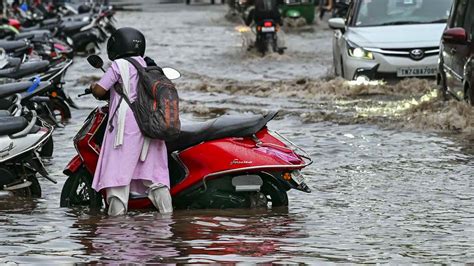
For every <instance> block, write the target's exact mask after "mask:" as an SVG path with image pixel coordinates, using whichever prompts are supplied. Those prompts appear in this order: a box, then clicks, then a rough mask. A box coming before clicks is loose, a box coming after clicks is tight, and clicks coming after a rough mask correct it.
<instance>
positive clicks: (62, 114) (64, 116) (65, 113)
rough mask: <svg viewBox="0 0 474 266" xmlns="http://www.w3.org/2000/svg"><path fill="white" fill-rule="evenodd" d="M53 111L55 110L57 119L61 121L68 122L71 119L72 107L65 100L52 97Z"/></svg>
mask: <svg viewBox="0 0 474 266" xmlns="http://www.w3.org/2000/svg"><path fill="white" fill-rule="evenodd" d="M51 111H52V112H53V115H54V117H55V118H56V121H57V122H59V123H66V122H67V121H69V119H71V109H70V108H69V106H68V105H67V104H66V103H65V102H64V101H63V100H60V99H56V98H54V99H52V100H51Z"/></svg>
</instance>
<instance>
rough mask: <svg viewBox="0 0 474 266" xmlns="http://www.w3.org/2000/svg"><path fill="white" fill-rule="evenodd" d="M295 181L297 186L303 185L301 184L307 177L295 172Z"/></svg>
mask: <svg viewBox="0 0 474 266" xmlns="http://www.w3.org/2000/svg"><path fill="white" fill-rule="evenodd" d="M292 176H293V180H294V181H295V182H296V184H298V185H301V183H304V182H305V177H304V175H302V174H301V173H300V171H294V172H293V173H292Z"/></svg>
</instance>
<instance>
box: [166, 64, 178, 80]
mask: <svg viewBox="0 0 474 266" xmlns="http://www.w3.org/2000/svg"><path fill="white" fill-rule="evenodd" d="M163 73H164V74H165V76H166V77H167V78H168V79H170V80H173V79H179V78H180V77H181V73H179V71H178V70H176V69H174V68H171V67H164V68H163Z"/></svg>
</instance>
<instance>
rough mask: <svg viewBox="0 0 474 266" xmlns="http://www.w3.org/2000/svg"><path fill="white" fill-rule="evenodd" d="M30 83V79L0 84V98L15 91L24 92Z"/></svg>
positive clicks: (31, 83)
mask: <svg viewBox="0 0 474 266" xmlns="http://www.w3.org/2000/svg"><path fill="white" fill-rule="evenodd" d="M31 85H33V82H32V81H22V82H15V83H8V84H3V85H0V98H5V97H8V96H12V95H14V94H16V93H21V92H24V91H26V90H27V89H28V88H29V87H30V86H31Z"/></svg>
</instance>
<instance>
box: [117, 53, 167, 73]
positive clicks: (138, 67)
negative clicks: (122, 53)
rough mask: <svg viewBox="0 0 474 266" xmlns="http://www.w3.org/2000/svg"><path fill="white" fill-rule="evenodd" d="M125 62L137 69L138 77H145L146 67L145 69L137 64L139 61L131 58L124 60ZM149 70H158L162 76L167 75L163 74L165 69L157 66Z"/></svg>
mask: <svg viewBox="0 0 474 266" xmlns="http://www.w3.org/2000/svg"><path fill="white" fill-rule="evenodd" d="M122 59H124V60H127V61H128V62H129V63H130V64H132V65H133V66H134V67H135V68H136V69H137V72H138V75H139V76H140V77H141V76H142V75H143V72H144V71H145V67H143V66H142V65H141V64H140V63H138V62H137V60H135V59H133V58H131V57H125V58H122ZM147 68H157V69H158V70H159V71H160V72H161V74H163V75H164V74H165V73H164V72H163V69H162V68H161V67H159V66H156V65H152V66H147Z"/></svg>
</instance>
